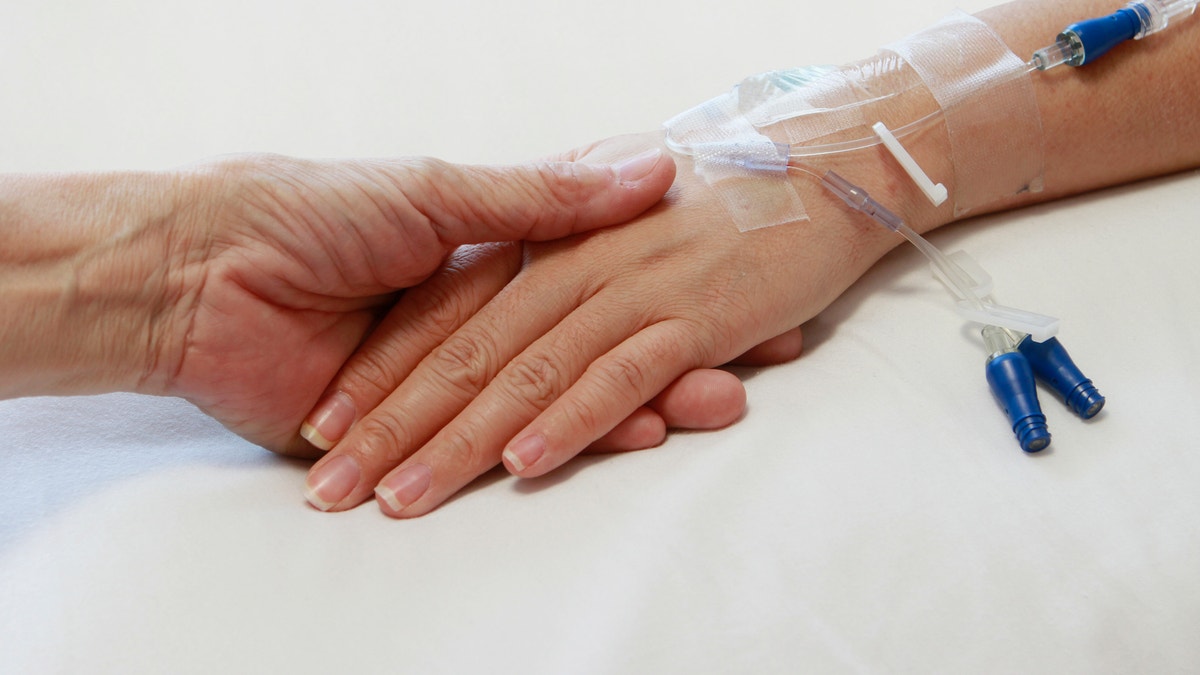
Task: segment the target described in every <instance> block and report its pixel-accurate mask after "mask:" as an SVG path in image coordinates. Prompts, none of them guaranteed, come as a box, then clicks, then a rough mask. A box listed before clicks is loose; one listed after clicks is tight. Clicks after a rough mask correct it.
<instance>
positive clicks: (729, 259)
mask: <svg viewBox="0 0 1200 675" xmlns="http://www.w3.org/2000/svg"><path fill="white" fill-rule="evenodd" d="M657 142H658V139H657V137H654V136H643V137H627V138H620V139H613V140H610V141H607V142H604V143H602V144H599V145H597V146H595V147H592V148H589V149H587V150H585V151H583V152H581V153H579V154H578V155H577V156H574V157H572V158H574V159H584V158H586V160H587V161H604V160H605V159H606V158H609V157H613V156H621V155H624V154H628V153H631V152H636V150H637V149H643V148H645V147H647V146H651V145H653V144H656V143H657ZM806 203H808V204H809V211H810V213H811V214H812V215H813V220H812V221H811V222H802V223H795V224H790V225H785V226H780V227H774V228H767V229H763V230H757V231H751V232H748V233H740V232H738V230H737V229H736V228H734V227H733V226H732V225H730V224H729V222H728V218H727V217H726V215H725V213H724V211H723V209H722V208H721V207H720V206H719V205H718V204H717V203H716V200H715V198H714V197H713V195H712V193H711V191H710V190H708V189H707V188H706V187H705V186H703V185H702V184H699V183H698V182H697V179H696V178H695V177H694V176H692V175H691V174H690V171H681V172H680V176H679V179H678V181H677V183H676V186H675V188H674V189H673V190H672V191H671V193H669V194H668V197H667V199H666V200H665V202H664V203H662V204H660V205H658V206H656V207H655V208H653V209H651V210H650V211H648V212H646V213H645V214H643V215H642V216H641V217H639V218H638V219H637V220H636V221H634V222H632V223H629V224H626V225H623V226H619V227H614V228H609V229H607V230H602V231H596V232H591V233H586V234H580V235H576V236H573V237H570V238H568V239H564V240H559V241H555V242H548V243H544V244H534V245H527V246H526V247H525V249H524V252H523V255H520V251H519V250H518V249H517V248H516V247H512V246H503V245H502V246H496V247H481V248H476V249H473V250H471V251H470V252H467V253H464V254H463V256H462V258H461V259H459V260H457V261H452V263H451V265H450V266H449V267H448V268H447V270H446V271H445V274H444V275H443V276H442V277H436V278H434V279H431V280H430V282H428V285H427V286H426V287H424V288H422V289H418V290H416V291H414V292H412V293H410V295H408V296H406V297H405V298H404V300H402V301H401V303H400V304H399V305H398V306H397V308H396V309H395V310H394V311H393V314H392V315H391V316H389V317H388V318H387V319H386V320H385V321H384V323H383V324H382V325H381V326H380V327H379V329H378V330H377V331H376V332H375V334H374V335H373V336H372V338H371V340H370V341H369V342H367V343H366V344H364V346H363V348H362V349H361V350H360V351H359V352H358V353H357V354H356V355H355V356H354V357H353V358H352V359H351V360H350V361H349V362H348V363H347V366H346V367H345V368H344V369H343V371H342V373H341V374H340V375H339V376H338V378H337V379H336V380H335V381H334V383H333V384H332V385H331V386H330V389H329V395H328V396H327V398H326V399H324V401H323V403H322V405H321V406H320V407H319V408H318V409H317V410H316V411H314V413H313V415H312V416H310V417H309V422H310V427H313V428H314V430H319V431H320V433H321V434H325V431H324V430H325V429H329V430H330V434H329V438H330V439H331V440H336V439H338V438H340V442H338V444H337V445H336V446H335V447H334V448H333V450H332V451H331V452H330V453H329V454H328V455H327V456H326V457H325V458H323V459H322V460H321V461H320V462H318V463H317V465H316V466H315V467H314V468H313V470H312V472H311V473H310V476H309V481H308V496H309V500H310V501H311V502H312V503H313V504H314V505H316V506H318V507H320V508H324V509H332V510H340V509H345V508H351V507H353V506H355V505H357V504H359V503H361V502H362V501H363V500H364V499H366V498H367V497H368V496H369V495H370V494H371V490H372V489H373V488H374V489H375V493H376V496H377V499H378V501H379V503H380V506H381V508H382V509H383V511H384V512H385V513H387V514H388V515H393V516H413V515H420V514H423V513H426V512H428V511H429V510H431V509H433V508H434V507H436V506H437V505H439V504H441V503H442V502H443V501H444V500H445V499H447V498H448V497H449V496H451V495H452V494H454V493H455V492H456V491H458V490H459V489H461V488H462V487H463V486H465V485H467V484H468V483H469V482H471V481H472V480H473V479H474V478H476V477H477V476H479V475H480V474H482V473H483V472H485V471H487V470H489V469H491V468H492V467H494V466H496V465H497V464H499V463H500V462H501V461H503V462H504V464H505V465H506V466H507V468H508V469H509V470H510V471H511V472H513V473H515V474H518V475H521V476H538V475H541V474H544V473H546V472H547V471H550V470H552V469H553V468H555V467H557V466H559V465H561V464H562V463H563V462H565V461H567V460H568V459H569V458H571V457H573V456H575V455H576V454H577V453H579V452H581V451H582V450H584V449H585V448H587V447H588V446H589V445H591V444H593V443H595V442H597V441H598V440H602V439H605V438H609V437H610V435H611V434H613V433H625V432H627V431H628V429H626V428H624V427H623V426H619V425H620V423H621V422H622V420H625V419H627V418H629V416H630V415H635V419H636V415H639V414H641V415H649V414H652V415H654V416H655V417H656V418H658V424H659V425H660V426H661V425H664V424H665V425H670V424H673V423H676V422H678V421H685V422H687V423H688V426H692V427H700V426H703V425H702V424H700V422H702V420H697V419H694V418H692V419H685V420H675V419H672V415H674V414H675V413H677V412H679V410H676V409H674V406H675V404H676V401H677V397H683V396H685V395H686V396H693V397H694V396H699V397H701V398H703V396H704V389H703V387H697V388H696V390H695V391H691V392H683V393H681V392H680V391H679V390H678V389H677V388H676V387H677V386H678V385H675V386H670V385H671V383H672V382H674V381H675V380H676V379H677V378H680V376H681V375H683V374H685V373H688V372H689V371H694V370H696V369H704V368H709V367H713V366H716V365H718V364H722V363H726V362H729V361H730V360H731V359H734V358H736V357H738V355H740V354H743V353H746V352H747V350H749V349H750V348H751V347H752V346H753V345H755V344H757V343H762V342H764V341H767V344H766V345H765V346H764V347H763V348H761V349H760V350H759V351H758V352H757V353H754V352H751V356H752V357H756V358H758V359H759V360H764V354H770V353H771V352H774V354H775V355H781V356H782V358H786V356H787V355H793V356H794V355H795V353H796V352H798V349H799V337H800V336H799V331H798V329H796V328H795V327H796V326H798V325H800V324H801V323H802V322H803V321H805V320H807V319H809V318H811V317H812V316H814V315H815V314H816V313H817V312H818V311H819V310H820V309H822V308H824V307H825V306H826V305H827V304H828V303H829V302H830V301H832V299H833V298H835V297H836V296H837V295H838V294H839V293H841V291H842V290H843V289H844V288H845V287H846V286H848V285H849V284H850V283H851V282H852V281H853V280H854V279H855V278H857V277H858V276H859V275H860V274H861V273H862V272H863V271H864V270H865V269H866V268H867V267H868V266H869V265H870V264H871V263H872V262H873V261H874V260H875V259H876V258H877V257H878V256H880V255H882V254H883V252H885V251H886V250H887V248H888V247H889V246H890V244H883V243H881V239H880V238H878V237H876V236H874V235H873V234H872V233H867V234H864V232H863V230H864V226H863V225H862V224H855V223H850V222H848V220H849V219H848V218H846V216H845V214H844V213H843V212H841V211H836V212H833V211H827V210H822V208H825V209H828V208H830V207H829V205H828V204H827V202H822V201H821V200H820V199H815V200H813V201H807V202H806ZM822 204H824V205H825V206H824V207H822ZM827 212H828V213H834V214H835V215H834V216H833V217H829V218H826V217H824V215H823V214H825V213H827ZM823 221H831V222H823ZM519 256H520V257H519ZM437 308H442V309H443V310H445V311H443V312H441V313H439V312H438V309H437ZM422 315H423V316H425V317H427V319H426V321H427V325H422V324H421V323H420V321H419V320H418V319H417V317H419V316H422ZM422 333H434V334H436V335H437V336H438V339H437V340H432V339H422V338H420V337H419V335H420V334H422ZM773 336H781V337H779V339H777V340H775V341H773V342H772V341H771V339H772V338H773ZM443 337H444V340H443V339H442V338H443ZM765 360H770V357H767V358H766V359H765ZM719 375H720V374H713V371H703V370H701V371H700V372H698V373H692V374H691V375H689V376H688V377H687V378H684V379H683V380H680V382H687V381H689V379H691V378H699V377H705V378H708V377H713V378H716V377H719ZM392 385H395V386H396V389H395V391H390V392H389V391H388V389H389V388H390V387H391V386H392ZM352 401H353V402H352ZM364 402H365V403H366V404H367V405H372V404H374V403H376V402H378V406H377V407H375V408H374V410H372V411H371V412H370V413H368V414H366V415H361V414H359V413H357V412H355V413H354V415H356V418H357V419H358V421H357V423H355V424H354V425H353V426H352V427H350V426H349V417H350V413H347V412H345V411H349V410H354V411H361V410H364V409H367V408H366V407H365V406H364V405H363V403H364ZM648 402H649V407H647V408H643V407H642V406H643V405H644V404H647V403H648ZM680 407H681V408H685V409H688V408H687V406H680ZM700 407H703V405H699V406H697V405H694V404H693V405H692V406H691V407H690V410H691V411H694V410H696V409H697V408H700ZM637 411H648V412H645V413H639V412H637ZM684 417H685V418H686V417H687V416H686V415H684ZM652 421H654V420H652ZM730 421H732V419H723V420H720V422H721V424H724V423H728V422H730ZM708 426H718V425H717V424H711V425H708ZM347 427H349V429H348V431H347ZM655 433H658V434H659V438H661V432H660V431H657V430H656V431H655ZM343 434H344V437H343V436H342V435H343Z"/></svg>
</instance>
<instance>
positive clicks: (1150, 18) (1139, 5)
mask: <svg viewBox="0 0 1200 675" xmlns="http://www.w3.org/2000/svg"><path fill="white" fill-rule="evenodd" d="M1196 4H1197V3H1196V0H1135V1H1134V2H1131V3H1129V4H1128V5H1125V8H1126V9H1128V10H1131V11H1133V12H1134V13H1136V14H1137V17H1138V20H1139V21H1140V22H1141V30H1139V31H1138V32H1137V34H1136V35H1134V36H1133V39H1135V40H1140V39H1142V38H1144V37H1146V36H1147V35H1153V34H1155V33H1157V32H1159V31H1160V30H1162V29H1164V28H1166V27H1167V26H1169V25H1171V21H1172V20H1175V21H1178V20H1180V19H1186V18H1187V17H1189V16H1191V15H1192V13H1193V12H1195V11H1196Z"/></svg>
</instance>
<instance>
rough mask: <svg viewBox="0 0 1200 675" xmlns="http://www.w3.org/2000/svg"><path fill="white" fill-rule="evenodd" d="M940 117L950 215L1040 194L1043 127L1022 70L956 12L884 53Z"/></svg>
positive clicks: (982, 29)
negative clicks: (950, 177)
mask: <svg viewBox="0 0 1200 675" xmlns="http://www.w3.org/2000/svg"><path fill="white" fill-rule="evenodd" d="M884 50H886V51H891V52H894V53H895V54H897V55H899V56H900V58H902V59H904V61H905V62H907V63H908V64H909V65H910V66H911V67H912V68H913V70H915V71H916V72H917V74H918V75H919V76H920V77H921V80H922V81H924V83H925V86H926V87H928V88H929V91H930V93H931V94H932V95H933V97H934V99H935V100H936V101H937V102H938V105H939V106H940V107H941V109H942V116H943V119H944V122H945V126H946V133H947V135H948V137H949V140H950V152H951V159H952V161H953V164H954V176H955V180H954V189H953V197H954V214H955V215H956V216H962V215H965V214H968V213H970V212H971V211H974V210H977V209H979V208H981V207H984V206H987V205H989V204H994V203H996V202H998V201H1000V200H1002V199H1004V198H1007V197H1011V196H1013V195H1017V194H1020V193H1022V192H1041V191H1042V185H1043V177H1044V174H1045V158H1044V146H1045V143H1044V140H1043V136H1042V120H1041V115H1040V113H1039V111H1038V106H1037V98H1036V96H1035V94H1034V90H1033V82H1032V80H1031V78H1030V77H1029V75H1028V66H1027V64H1026V63H1025V62H1024V61H1023V60H1021V59H1020V58H1019V57H1018V56H1017V55H1016V54H1014V53H1013V52H1012V51H1011V50H1010V49H1009V48H1008V46H1007V45H1005V44H1004V42H1003V40H1001V39H1000V36H998V35H997V34H996V33H995V32H994V31H993V30H992V29H991V28H990V27H989V26H988V25H987V24H985V23H984V22H982V21H980V20H979V19H976V18H975V17H973V16H971V15H969V14H966V13H963V12H956V13H954V14H951V15H950V16H948V17H946V18H945V19H943V20H942V21H940V22H938V23H937V24H935V25H934V26H932V27H930V28H928V29H926V30H924V31H921V32H919V33H917V34H915V35H912V36H909V37H908V38H905V39H904V40H902V41H900V42H898V43H895V44H891V45H888V46H887V47H885V48H884Z"/></svg>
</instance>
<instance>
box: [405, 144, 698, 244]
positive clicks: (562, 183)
mask: <svg viewBox="0 0 1200 675" xmlns="http://www.w3.org/2000/svg"><path fill="white" fill-rule="evenodd" d="M401 170H402V171H404V173H405V174H407V175H406V176H403V177H399V178H400V180H399V181H398V183H399V184H400V185H401V186H402V188H401V189H402V191H403V192H404V197H405V199H406V200H407V201H408V203H409V204H410V205H411V207H413V208H415V209H416V210H417V211H419V212H420V213H421V214H422V215H424V216H425V218H426V219H427V220H428V223H427V224H428V226H429V227H430V228H431V229H432V230H433V234H434V235H436V236H437V239H438V241H440V242H442V244H443V245H445V246H447V247H453V246H458V245H461V244H474V243H480V242H485V241H509V240H521V239H530V240H546V239H557V238H559V237H565V236H567V235H569V234H574V233H576V232H583V231H585V230H590V229H593V228H597V227H603V226H606V225H615V224H617V223H622V222H625V221H627V220H629V219H631V218H633V217H634V216H636V215H638V214H639V213H641V212H642V211H645V210H646V209H648V208H650V207H651V206H653V205H654V204H655V203H657V202H658V201H659V200H660V199H661V198H662V196H663V194H664V193H665V192H666V191H667V189H668V188H669V187H671V182H672V181H673V180H674V179H675V163H674V162H673V161H672V160H671V159H670V157H668V156H667V155H666V154H665V153H664V152H663V151H662V150H659V149H654V150H649V151H647V152H644V153H641V154H638V155H635V156H632V157H628V158H626V159H623V160H618V161H616V162H614V163H612V164H589V163H583V162H535V163H531V164H524V165H518V166H509V167H480V166H463V165H457V164H451V163H448V162H442V161H439V160H434V159H429V160H421V161H420V163H419V164H418V165H417V166H416V167H414V168H408V167H406V169H401ZM405 178H407V179H408V180H405ZM409 186H411V188H410V187H409Z"/></svg>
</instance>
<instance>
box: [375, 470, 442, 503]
mask: <svg viewBox="0 0 1200 675" xmlns="http://www.w3.org/2000/svg"><path fill="white" fill-rule="evenodd" d="M432 480H433V469H430V468H429V467H427V466H425V465H424V464H413V465H412V466H409V467H405V468H404V469H402V470H401V471H400V473H397V474H395V475H393V476H389V477H388V478H385V479H383V482H381V483H380V484H379V485H377V486H376V487H375V495H376V496H378V497H379V498H380V499H382V500H383V503H385V504H387V505H388V508H389V509H391V510H393V511H403V510H404V509H406V508H408V507H409V505H411V504H412V503H413V502H415V501H417V500H418V499H420V498H421V495H423V494H425V491H426V490H428V489H429V483H430V482H431V481H432Z"/></svg>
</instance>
